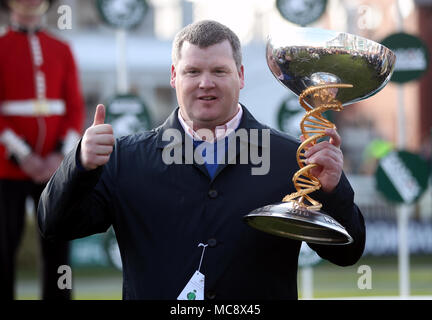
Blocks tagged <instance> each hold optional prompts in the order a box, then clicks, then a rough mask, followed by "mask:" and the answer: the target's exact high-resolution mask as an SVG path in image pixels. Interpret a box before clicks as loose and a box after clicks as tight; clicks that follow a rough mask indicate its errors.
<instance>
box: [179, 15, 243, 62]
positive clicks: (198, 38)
mask: <svg viewBox="0 0 432 320" xmlns="http://www.w3.org/2000/svg"><path fill="white" fill-rule="evenodd" d="M225 40H228V41H229V43H230V44H231V48H232V52H233V58H234V61H235V64H236V66H237V69H239V70H240V67H241V64H242V54H241V45H240V40H239V38H238V37H237V35H236V34H235V33H234V32H233V31H232V30H231V29H229V28H228V27H226V26H224V25H223V24H221V23H219V22H216V21H213V20H201V21H198V22H195V23H192V24H190V25H187V26H186V27H184V28H183V29H182V30H180V31H179V32H178V33H177V34H176V36H175V38H174V41H173V47H172V61H173V64H174V65H176V64H177V62H178V60H179V59H180V51H181V48H182V45H183V42H185V41H187V42H189V43H190V44H193V45H195V46H198V47H200V48H207V47H210V46H212V45H214V44H218V43H221V42H223V41H225Z"/></svg>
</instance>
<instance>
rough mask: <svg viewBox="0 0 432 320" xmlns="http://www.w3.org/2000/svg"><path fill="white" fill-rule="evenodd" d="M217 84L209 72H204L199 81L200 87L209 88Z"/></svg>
mask: <svg viewBox="0 0 432 320" xmlns="http://www.w3.org/2000/svg"><path fill="white" fill-rule="evenodd" d="M214 86H215V83H214V81H213V79H212V77H211V75H209V74H205V73H204V74H202V76H201V78H200V82H199V87H200V89H208V88H213V87H214Z"/></svg>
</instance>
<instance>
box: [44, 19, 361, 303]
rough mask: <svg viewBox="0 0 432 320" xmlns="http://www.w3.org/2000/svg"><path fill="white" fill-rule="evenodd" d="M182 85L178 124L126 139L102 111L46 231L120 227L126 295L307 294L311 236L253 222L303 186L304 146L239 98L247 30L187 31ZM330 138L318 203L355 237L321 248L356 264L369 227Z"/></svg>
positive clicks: (207, 25) (53, 188) (49, 190)
mask: <svg viewBox="0 0 432 320" xmlns="http://www.w3.org/2000/svg"><path fill="white" fill-rule="evenodd" d="M171 86H172V87H173V88H175V89H176V93H177V100H178V104H179V108H177V109H176V110H175V111H174V112H173V113H172V114H171V116H170V117H169V118H168V119H167V120H166V122H165V123H164V124H163V125H162V126H160V127H159V128H157V129H154V130H152V131H149V132H144V133H140V134H136V135H132V136H127V137H124V138H121V139H119V140H117V141H114V136H113V131H112V127H111V126H110V125H109V124H105V123H104V119H105V109H104V106H103V105H98V107H97V109H96V113H95V117H94V122H93V125H92V126H91V127H89V128H88V129H87V130H86V132H85V134H84V137H83V139H82V140H81V142H80V143H79V144H78V145H77V146H76V148H75V150H74V151H73V152H71V153H70V154H69V155H68V157H67V158H66V159H65V160H64V162H63V164H62V166H61V167H60V169H59V170H58V171H57V172H56V174H55V175H54V177H53V178H52V179H51V181H50V182H49V184H48V185H47V187H46V188H45V190H44V192H43V195H42V198H41V201H40V203H39V209H38V214H39V226H40V229H41V232H42V234H43V235H44V236H45V237H47V238H65V239H73V238H79V237H84V236H87V235H90V234H93V233H98V232H103V231H106V230H107V228H108V227H109V226H111V225H113V227H114V230H115V232H116V236H117V241H118V244H119V248H120V253H121V257H122V262H123V275H124V280H123V298H124V299H192V298H197V299H297V259H298V254H299V250H300V245H301V241H298V240H293V239H288V238H281V237H277V236H273V235H270V234H267V233H263V232H260V231H257V230H255V229H253V228H251V227H249V226H248V225H246V224H245V223H244V222H243V220H242V217H243V216H244V215H245V214H247V213H249V212H250V211H252V210H253V209H256V208H259V207H262V206H264V205H267V204H271V203H275V202H280V201H281V199H282V198H283V196H284V195H286V194H287V193H290V192H293V191H295V190H294V187H293V184H292V182H291V177H292V176H293V174H294V173H295V171H297V169H298V165H297V162H296V150H297V148H298V145H299V143H298V141H296V140H295V139H293V138H291V137H289V136H288V135H285V134H282V133H279V132H277V131H275V130H273V129H270V128H268V127H266V126H264V125H262V124H260V123H259V122H257V121H256V120H255V119H254V118H253V116H252V115H251V114H250V113H249V111H248V110H247V109H246V107H245V106H243V105H241V104H240V103H239V91H240V89H242V88H243V86H244V69H243V65H242V64H241V51H240V43H239V40H238V38H237V37H236V36H235V34H234V33H233V32H232V31H231V30H229V29H228V28H226V27H225V26H223V25H221V24H219V23H216V22H214V21H201V22H197V23H195V24H192V25H189V26H187V27H186V28H184V29H183V30H182V31H180V32H179V33H178V34H177V36H176V38H175V40H174V45H173V65H172V67H171ZM328 135H329V136H330V137H331V138H330V141H329V142H323V143H319V144H317V145H315V146H314V147H311V148H309V152H308V160H309V161H311V162H313V163H317V164H319V165H320V167H319V170H317V171H316V172H315V174H316V176H317V178H318V179H319V180H320V182H321V184H322V189H321V190H320V191H318V192H316V194H315V195H314V196H315V198H316V199H318V200H320V201H322V202H323V209H324V210H325V211H326V212H328V213H329V214H331V215H332V216H333V218H334V219H336V220H337V221H339V222H340V223H341V224H342V225H343V226H344V227H345V228H346V230H347V231H348V232H349V234H350V235H351V236H352V237H353V239H354V241H353V243H351V244H349V245H346V246H328V245H317V244H310V247H312V248H313V249H314V250H316V251H317V252H318V254H319V255H320V256H321V257H323V258H325V259H328V260H329V261H331V262H333V263H335V264H338V265H342V266H343V265H351V264H354V263H356V262H357V261H358V259H359V258H360V257H361V255H362V252H363V248H364V242H365V228H364V221H363V217H362V215H361V213H360V211H359V210H358V208H357V207H356V205H355V204H354V202H353V197H354V193H353V191H352V189H351V187H350V185H349V183H348V181H347V179H346V177H345V175H344V174H343V172H342V164H343V160H342V153H341V151H340V149H339V146H340V142H341V141H340V137H339V135H338V134H337V132H336V131H335V130H329V131H328ZM204 280H205V281H204Z"/></svg>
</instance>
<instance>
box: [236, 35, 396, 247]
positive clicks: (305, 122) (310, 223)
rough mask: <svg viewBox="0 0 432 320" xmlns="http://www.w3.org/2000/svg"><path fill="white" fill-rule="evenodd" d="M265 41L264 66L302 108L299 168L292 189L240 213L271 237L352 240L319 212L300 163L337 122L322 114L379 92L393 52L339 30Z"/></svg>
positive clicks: (313, 182)
mask: <svg viewBox="0 0 432 320" xmlns="http://www.w3.org/2000/svg"><path fill="white" fill-rule="evenodd" d="M285 34H286V35H284V36H282V37H276V36H274V37H270V38H269V40H268V41H267V48H266V57H267V64H268V66H269V68H270V70H271V71H272V73H273V75H274V76H275V77H276V79H278V81H279V82H280V83H281V84H282V85H284V86H285V87H287V88H288V89H290V90H292V91H293V92H294V93H295V94H296V95H298V96H299V102H300V105H301V106H302V107H303V108H304V109H305V110H306V114H305V115H304V116H303V118H302V120H301V122H300V128H301V132H302V134H303V136H304V138H305V140H304V141H303V142H302V143H301V145H300V146H299V148H298V149H297V163H298V165H299V167H300V170H298V171H297V172H296V173H295V174H294V177H293V183H294V187H295V189H296V192H294V193H292V194H289V195H286V196H285V197H284V198H283V199H282V202H280V203H276V204H271V205H267V206H265V207H262V208H259V209H256V210H254V211H252V212H251V213H249V214H247V215H246V216H244V219H245V221H246V222H247V223H248V224H249V225H250V226H252V227H254V228H256V229H259V230H261V231H264V232H268V233H271V234H274V235H278V236H282V237H288V238H292V239H296V240H302V241H306V242H310V243H318V244H339V245H343V244H349V243H351V242H352V241H353V239H352V237H351V236H350V235H349V234H348V232H347V231H346V230H345V228H344V227H343V226H342V225H341V224H339V223H338V222H337V221H336V220H335V219H334V218H332V217H331V216H330V215H328V214H326V213H325V212H323V211H320V209H321V207H322V204H321V203H320V202H318V201H316V200H314V199H313V198H312V197H311V196H310V194H311V193H312V192H314V191H317V190H318V189H320V188H321V184H320V182H319V180H318V179H317V178H316V177H314V176H313V175H312V174H311V173H310V170H311V169H312V168H314V167H316V166H317V165H316V164H308V165H306V164H305V156H304V154H305V151H306V150H307V148H308V147H310V146H312V145H315V144H316V143H317V140H318V139H321V138H322V137H324V136H326V134H325V130H326V129H328V128H336V126H335V125H334V124H333V123H332V122H330V121H329V120H327V119H326V118H325V117H324V116H323V112H325V111H328V110H334V111H341V110H342V109H343V107H344V106H346V105H348V104H351V103H354V102H357V101H360V100H363V99H366V98H368V97H370V96H372V95H374V94H375V93H377V92H378V91H380V90H381V89H382V88H384V86H385V85H386V84H387V82H388V81H389V80H390V77H391V75H392V73H393V69H394V65H395V61H396V56H395V54H394V53H393V52H392V51H391V50H389V49H388V48H386V47H384V46H383V45H381V44H379V43H376V42H374V41H371V40H368V39H365V38H362V37H359V36H356V35H352V34H348V33H342V32H335V31H329V30H323V29H316V28H295V29H294V30H293V31H292V32H286V33H285Z"/></svg>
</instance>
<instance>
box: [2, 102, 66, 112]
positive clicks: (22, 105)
mask: <svg viewBox="0 0 432 320" xmlns="http://www.w3.org/2000/svg"><path fill="white" fill-rule="evenodd" d="M65 113H66V107H65V103H64V101H63V100H14V101H4V102H2V103H0V114H1V115H5V116H38V115H42V116H51V115H64V114H65Z"/></svg>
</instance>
